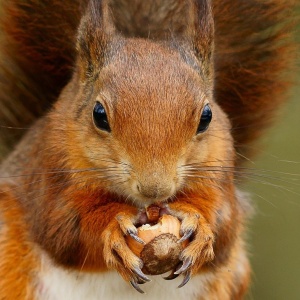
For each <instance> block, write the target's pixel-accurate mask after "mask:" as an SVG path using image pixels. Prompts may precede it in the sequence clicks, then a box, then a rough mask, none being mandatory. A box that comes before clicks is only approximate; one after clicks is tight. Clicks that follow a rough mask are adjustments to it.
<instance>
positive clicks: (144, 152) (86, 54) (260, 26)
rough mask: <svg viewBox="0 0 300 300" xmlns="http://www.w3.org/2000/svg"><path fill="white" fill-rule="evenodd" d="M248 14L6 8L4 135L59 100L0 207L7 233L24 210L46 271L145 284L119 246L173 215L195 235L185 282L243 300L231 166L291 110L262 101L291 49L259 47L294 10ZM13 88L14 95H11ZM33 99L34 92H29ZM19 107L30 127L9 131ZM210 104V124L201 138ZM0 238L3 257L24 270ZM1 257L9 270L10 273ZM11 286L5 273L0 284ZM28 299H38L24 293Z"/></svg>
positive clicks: (77, 5) (221, 6)
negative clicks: (96, 113)
mask: <svg viewBox="0 0 300 300" xmlns="http://www.w3.org/2000/svg"><path fill="white" fill-rule="evenodd" d="M248 2H249V5H248V4H246V3H244V2H243V5H240V3H239V2H238V1H227V0H223V1H221V0H220V1H217V0H215V1H213V7H211V6H210V1H205V0H203V1H173V0H170V1H163V2H162V1H154V2H153V6H150V5H149V2H148V1H133V2H130V3H131V6H128V7H130V8H129V9H128V10H125V11H124V9H125V8H124V7H126V5H125V4H126V1H125V0H120V2H118V1H117V0H114V1H111V2H110V7H108V6H107V1H103V2H101V1H91V3H90V5H89V6H88V8H87V12H86V13H85V14H83V13H82V12H83V8H84V7H85V6H86V5H85V1H83V2H82V3H81V2H79V1H73V2H70V3H68V5H67V6H63V7H61V5H62V4H61V3H62V2H59V3H58V2H56V1H48V2H47V4H42V3H39V4H34V3H35V2H34V1H31V0H28V1H27V2H26V3H27V4H26V5H25V4H24V2H23V4H22V5H21V4H20V3H19V2H18V1H11V2H9V3H5V5H4V9H5V11H6V15H5V16H6V18H5V20H4V22H3V26H4V29H3V30H4V31H5V32H6V34H7V36H6V38H5V45H6V47H10V48H11V49H12V51H11V52H10V53H4V54H5V55H6V57H7V58H8V59H9V60H8V61H9V64H11V66H14V67H17V68H18V69H20V72H15V73H14V72H9V73H7V74H8V76H7V79H6V80H7V84H5V82H3V84H5V87H6V89H7V90H6V91H7V94H5V98H4V100H3V101H2V103H3V104H2V103H1V105H3V106H4V107H6V108H7V110H2V111H3V120H4V121H5V120H7V122H8V121H10V122H12V123H10V125H18V126H25V125H26V124H29V123H30V122H31V120H32V119H34V117H33V116H30V115H31V113H32V112H31V111H30V108H31V105H32V104H33V103H35V102H36V101H37V99H38V101H41V103H40V105H41V106H39V107H38V108H37V111H36V112H33V113H32V115H44V114H45V109H46V106H47V103H48V102H49V101H52V99H54V98H55V97H56V96H57V95H58V94H59V93H60V92H61V93H60V96H59V97H58V100H57V101H56V102H55V103H54V104H53V107H52V109H51V111H50V112H49V113H47V114H45V115H44V116H43V117H41V118H40V119H39V121H38V122H36V124H35V125H33V126H32V128H31V130H29V131H28V133H27V134H26V135H25V136H24V138H23V139H22V140H21V142H20V143H19V145H18V146H17V147H16V149H15V151H14V152H12V153H11V155H10V156H9V157H8V158H7V159H6V160H5V161H4V162H3V164H2V166H1V169H0V170H1V174H3V179H2V180H1V185H2V186H3V189H9V190H10V192H9V197H8V196H7V195H6V194H3V193H2V194H0V198H1V201H2V203H4V202H5V201H9V202H10V203H11V207H8V208H7V216H6V217H5V218H4V219H3V220H4V222H5V224H6V225H5V226H7V227H8V228H9V230H10V229H11V230H12V229H13V228H16V226H19V225H18V223H16V221H15V219H14V211H15V210H17V211H20V210H22V212H23V213H22V220H24V222H25V224H27V226H23V227H22V226H21V227H22V230H21V232H20V237H22V239H23V240H24V243H25V244H32V245H35V246H33V247H36V248H38V247H40V248H41V249H42V251H45V252H46V253H47V254H48V255H49V256H50V257H51V259H52V260H53V262H55V263H57V264H58V265H60V266H63V267H64V268H68V269H75V270H78V271H81V272H85V271H93V272H105V271H107V270H108V268H114V269H116V270H117V271H118V272H119V273H120V274H121V276H123V278H124V279H125V280H126V281H133V282H138V279H139V278H138V275H137V274H136V270H137V269H138V268H140V267H141V262H140V261H139V259H138V258H137V257H135V256H134V255H133V253H132V252H131V251H130V250H129V248H128V247H127V245H126V243H125V239H124V235H125V234H127V233H128V232H127V231H128V230H131V231H132V230H135V226H134V225H137V224H138V223H139V222H140V220H141V215H140V211H141V209H143V207H144V206H145V205H148V204H150V203H153V202H161V203H165V202H167V204H168V208H167V209H168V212H169V213H171V214H173V215H175V216H177V217H178V218H179V219H180V220H181V221H182V227H181V230H182V231H183V232H188V231H189V230H193V236H192V238H191V242H190V244H189V246H188V247H187V248H186V249H185V250H184V251H183V252H182V256H181V259H182V260H183V261H185V260H186V261H189V260H190V261H191V263H192V266H191V268H190V271H191V274H192V275H194V274H198V273H202V274H206V273H208V274H210V278H209V280H208V281H207V289H206V292H207V293H206V294H205V295H203V297H204V299H242V297H243V295H244V294H245V293H246V290H247V286H248V284H249V273H250V271H249V270H250V268H249V263H248V260H247V258H246V251H245V247H244V244H243V226H244V223H245V213H244V212H243V208H242V207H241V206H242V205H241V203H242V202H243V201H244V199H239V198H240V197H239V196H238V195H237V193H236V187H235V185H234V176H233V174H234V171H233V170H234V167H235V165H236V163H237V155H236V150H237V151H238V153H239V154H241V155H244V154H247V155H248V154H249V151H248V150H247V148H245V149H246V150H244V148H243V147H245V146H247V145H248V142H251V141H252V140H253V139H254V138H256V137H257V135H258V134H259V132H260V130H261V127H263V126H264V125H265V123H266V120H265V119H263V118H262V117H261V116H262V115H263V116H264V115H265V114H267V116H268V117H270V116H271V115H272V111H273V109H275V107H276V106H277V104H279V102H281V101H282V100H281V99H282V97H281V95H278V97H277V94H276V95H275V92H274V94H273V92H272V93H270V91H269V88H271V89H272V91H273V90H274V91H276V92H277V93H278V94H279V92H282V91H283V86H284V84H281V81H280V80H279V74H280V72H281V71H282V70H283V68H284V66H285V65H286V62H287V61H288V59H285V57H286V53H287V51H288V49H290V48H289V47H291V46H288V45H286V44H285V46H283V45H282V44H281V40H280V41H279V39H280V37H281V34H282V27H280V26H279V29H278V28H277V29H276V30H275V31H273V32H272V33H270V34H269V36H268V38H266V33H267V31H268V30H271V28H272V27H273V26H275V25H277V24H278V23H277V22H279V24H280V21H278V20H276V18H275V16H277V17H278V18H279V17H281V18H282V16H284V11H287V8H286V5H283V4H282V3H281V2H280V1H275V0H272V1H270V2H269V4H267V3H266V4H264V5H260V4H258V2H257V1H254V0H251V1H248ZM248 2H247V3H248ZM103 3H104V4H103ZM127 3H128V2H127ZM166 3H168V5H167V4H166ZM71 4H72V5H73V6H72V5H71ZM118 4H120V5H118ZM275 4H276V5H275ZM33 5H36V6H34V8H35V9H34V10H33V9H32V7H33ZM272 5H273V6H272ZM157 7H158V8H157ZM250 7H251V10H250V11H252V13H251V14H250V13H249V11H248V9H250ZM46 8H47V9H46ZM157 9H158V11H157ZM45 11H47V12H49V11H53V12H54V15H53V16H51V18H50V16H48V15H47V17H46V16H45V14H44V12H45ZM154 11H155V12H156V13H155V14H154V13H153V12H154ZM139 12H142V13H141V14H139ZM34 16H35V17H36V18H34ZM145 16H146V17H145ZM184 16H186V17H184ZM241 16H242V18H241ZM44 17H45V19H44ZM52 18H53V24H57V27H56V29H54V31H52V28H53V26H51V25H53V24H52V23H51V22H52ZM31 20H35V21H36V22H38V23H37V24H35V23H32V21H31ZM162 20H163V21H162ZM213 20H215V22H213ZM273 20H274V21H273ZM27 22H29V23H28V26H26V28H27V29H26V31H24V29H23V27H24V26H23V25H22V24H24V23H26V24H27ZM55 22H57V23H55ZM141 22H144V23H145V24H144V26H141ZM79 23H80V24H79ZM214 23H215V27H214ZM157 24H160V25H159V26H160V27H159V28H158V25H157ZM78 25H79V29H78V32H77V31H76V30H75V29H76V28H77V26H78ZM248 26H249V28H248ZM50 28H51V29H50ZM61 28H65V29H66V30H65V32H66V36H62V33H63V31H62V30H61ZM280 28H281V29H280ZM50 30H51V31H50ZM76 32H77V33H76ZM76 35H77V42H76V43H75V36H76ZM41 36H42V37H43V38H42V41H40V40H39V38H40V37H41ZM242 37H243V39H242ZM244 37H245V38H244ZM282 43H285V42H282ZM50 45H51V46H50ZM75 45H76V47H77V50H76V51H77V52H76V51H75ZM59 49H60V50H59ZM279 49H280V51H279ZM58 50H59V51H58ZM75 52H76V53H77V54H75ZM279 52H280V58H281V60H280V62H278V63H277V64H276V63H275V61H277V60H278V59H279ZM18 53H22V56H21V55H20V54H18ZM72 66H73V69H72V71H71V67H72ZM3 70H4V71H3V72H2V75H0V76H3V77H4V72H7V68H6V69H5V68H4V69H3ZM13 70H14V68H12V69H11V70H10V71H13ZM262 70H263V71H262ZM46 71H47V72H46ZM25 73H26V74H27V75H25ZM254 74H255V76H254ZM17 79H18V80H20V86H22V88H20V89H19V88H17V87H14V88H12V84H13V83H15V82H16V80H17ZM237 79H238V80H237ZM25 83H26V85H27V86H28V87H31V88H30V89H27V88H25V89H23V88H24V84H25ZM66 83H67V84H66ZM65 84H66V86H65V87H64V88H63V86H64V85H65ZM25 91H30V93H28V94H26V95H27V97H24V96H25V94H24V92H25ZM3 96H4V95H3ZM275 96H276V97H275ZM279 96H280V97H279ZM271 97H272V98H271ZM23 98H26V100H25V101H28V102H26V104H25V105H26V107H28V111H27V112H26V110H24V118H18V122H19V123H16V122H14V117H13V116H12V115H11V114H10V110H11V109H12V107H10V108H9V106H7V103H11V102H12V99H13V102H12V103H13V104H14V109H15V110H16V111H18V109H16V108H20V107H21V105H22V106H23V105H24V99H23ZM275 98H276V99H275ZM270 99H272V101H273V102H272V103H271V101H270ZM96 101H100V102H101V103H102V104H103V106H104V107H105V110H106V112H107V116H108V120H109V125H110V128H111V132H106V131H103V130H100V129H98V128H96V127H95V125H94V124H93V121H92V118H91V114H92V111H93V107H94V105H95V102H96ZM208 102H209V103H210V106H211V109H212V111H213V119H212V122H211V124H210V126H209V128H208V130H207V131H206V132H204V133H201V134H198V135H196V131H197V127H198V125H199V119H200V116H201V112H202V110H203V107H204V105H205V104H206V103H208ZM22 111H23V108H22ZM224 111H225V112H224ZM263 111H264V113H263ZM231 126H233V130H232V132H231ZM257 126H259V130H257ZM224 166H225V167H226V168H227V170H230V172H226V171H223V167H224ZM7 199H8V200H7ZM5 213H6V212H5ZM20 214H21V213H20ZM20 222H21V221H20ZM5 236H6V233H2V235H1V236H0V243H1V244H2V245H3V247H2V245H1V247H2V249H3V250H2V251H5V252H6V253H9V252H12V253H14V254H13V255H15V256H17V257H18V259H20V254H19V252H18V251H16V252H14V251H15V250H14V249H13V247H12V245H11V244H10V243H6V242H3V240H4V239H5ZM9 238H11V239H12V240H13V239H15V237H9ZM26 251H27V250H26ZM28 251H29V250H28ZM29 252H30V251H29ZM3 257H4V265H9V264H12V262H11V261H10V258H9V257H6V256H3ZM12 265H13V264H12ZM35 267H36V266H34V264H33V268H35ZM228 270H230V273H228ZM3 272H5V269H1V265H0V278H2V277H3V276H4V273H3ZM31 272H32V270H30V268H29V269H28V270H27V271H25V273H26V275H27V276H29V277H30V274H31ZM185 274H186V275H188V274H189V271H186V272H185ZM24 285H26V286H28V287H30V288H31V289H32V288H33V289H34V287H33V286H32V283H31V282H30V281H28V282H27V283H22V285H20V286H22V287H23V286H24ZM20 286H19V287H18V289H19V290H20V289H21V287H20ZM7 295H10V294H9V293H7ZM7 297H8V296H7Z"/></svg>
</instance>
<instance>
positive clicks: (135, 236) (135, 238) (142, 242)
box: [127, 229, 146, 245]
mask: <svg viewBox="0 0 300 300" xmlns="http://www.w3.org/2000/svg"><path fill="white" fill-rule="evenodd" d="M127 234H129V235H130V236H131V237H132V238H133V239H134V240H136V241H137V242H138V243H140V244H142V245H145V244H146V243H145V242H144V241H143V240H142V239H141V238H140V237H138V236H137V232H136V231H133V230H131V229H128V230H127Z"/></svg>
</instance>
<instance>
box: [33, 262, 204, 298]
mask: <svg viewBox="0 0 300 300" xmlns="http://www.w3.org/2000/svg"><path fill="white" fill-rule="evenodd" d="M208 277H209V276H208V275H205V276H204V275H198V276H195V277H194V278H192V279H191V280H190V282H189V283H188V284H187V285H186V286H185V287H183V288H181V289H178V288H177V286H178V285H179V284H180V282H181V280H182V277H180V278H177V279H175V280H173V281H165V280H164V279H163V278H161V276H154V277H152V278H151V279H152V281H151V282H149V283H146V284H144V285H142V286H141V288H142V289H143V290H144V291H145V294H139V293H138V292H137V291H135V289H133V288H132V287H131V285H130V284H128V283H126V282H125V281H124V280H123V279H122V278H121V277H120V275H118V274H117V273H116V272H113V271H112V272H106V273H99V274H95V273H93V274H91V273H80V272H74V271H66V270H64V269H62V268H58V267H55V266H54V265H52V264H49V261H48V262H47V263H46V264H44V266H43V270H42V272H41V274H40V278H39V288H38V294H37V297H36V298H37V300H94V299H95V300H96V299H97V300H98V299H101V300H102V299H103V300H120V299H121V300H127V299H128V300H129V299H130V300H152V299H155V300H160V299H161V300H162V299H164V300H165V299H171V300H179V299H184V300H185V299H189V300H191V299H197V298H198V299H199V295H201V294H202V295H203V293H204V292H205V288H204V287H205V285H206V284H207V279H208ZM197 296H198V297H197Z"/></svg>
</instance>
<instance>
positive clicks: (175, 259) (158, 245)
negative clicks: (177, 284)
mask: <svg viewBox="0 0 300 300" xmlns="http://www.w3.org/2000/svg"><path fill="white" fill-rule="evenodd" d="M179 232H180V221H179V220H178V219H177V218H176V217H173V216H171V215H163V216H162V217H161V218H159V220H158V222H157V224H155V225H153V226H151V225H149V224H145V225H143V226H141V227H139V228H138V236H139V237H140V238H141V239H142V240H144V241H145V243H146V244H145V245H142V244H140V243H138V242H137V241H136V240H134V239H133V238H132V237H130V236H127V237H126V240H127V244H128V246H129V248H130V249H131V250H132V252H133V253H134V254H135V255H137V256H138V257H140V258H141V259H142V261H143V263H144V266H143V269H142V271H143V272H144V273H145V274H148V275H159V274H163V273H165V272H168V271H171V270H173V269H174V268H175V267H176V265H177V264H178V263H179V262H180V260H179V255H180V253H181V252H182V250H183V249H184V248H185V247H186V245H187V244H188V241H184V242H183V243H178V241H179V239H180V233H179Z"/></svg>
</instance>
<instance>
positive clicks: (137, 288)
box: [130, 280, 145, 294]
mask: <svg viewBox="0 0 300 300" xmlns="http://www.w3.org/2000/svg"><path fill="white" fill-rule="evenodd" d="M130 284H131V285H132V286H133V287H134V288H135V289H136V290H137V291H138V292H139V293H141V294H144V293H145V292H144V291H143V290H142V289H141V288H140V287H139V285H138V284H137V283H136V282H135V281H134V280H131V281H130Z"/></svg>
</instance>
